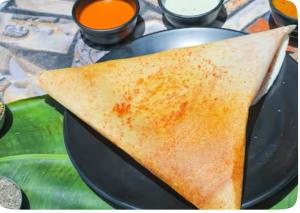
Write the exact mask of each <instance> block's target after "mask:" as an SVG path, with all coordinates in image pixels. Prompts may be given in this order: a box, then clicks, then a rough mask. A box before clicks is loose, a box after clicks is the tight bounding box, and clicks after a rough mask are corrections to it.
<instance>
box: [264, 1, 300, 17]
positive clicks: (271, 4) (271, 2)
mask: <svg viewBox="0 0 300 213" xmlns="http://www.w3.org/2000/svg"><path fill="white" fill-rule="evenodd" d="M269 3H270V7H271V10H272V11H276V12H277V13H279V14H280V15H281V16H283V17H285V18H287V19H291V20H293V21H295V22H298V19H295V18H294V17H291V16H288V15H285V14H284V13H283V12H281V11H280V10H278V9H277V8H276V7H275V5H274V4H273V0H269ZM292 3H293V2H292ZM293 4H294V3H293ZM296 9H297V7H296ZM297 13H298V16H299V12H298V11H297Z"/></svg>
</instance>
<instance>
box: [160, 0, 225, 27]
mask: <svg viewBox="0 0 300 213" xmlns="http://www.w3.org/2000/svg"><path fill="white" fill-rule="evenodd" d="M163 1H164V0H158V4H159V6H160V8H161V9H162V12H163V15H164V17H165V18H166V20H167V21H168V22H169V23H170V24H171V25H173V26H175V27H189V26H190V27H192V26H194V27H195V26H198V27H200V26H207V25H209V24H211V23H212V22H214V21H215V20H216V18H217V16H218V15H219V12H220V11H221V9H222V6H223V2H224V0H220V2H219V4H217V5H216V7H214V8H213V9H212V10H210V11H208V12H205V13H201V14H199V15H190V16H187V15H181V14H176V13H174V12H172V11H170V10H168V9H167V8H166V7H165V5H164V3H163Z"/></svg>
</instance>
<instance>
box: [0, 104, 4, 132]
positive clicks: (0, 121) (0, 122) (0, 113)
mask: <svg viewBox="0 0 300 213" xmlns="http://www.w3.org/2000/svg"><path fill="white" fill-rule="evenodd" d="M4 120H5V105H4V103H2V102H1V100H0V131H1V129H2V127H3V126H4Z"/></svg>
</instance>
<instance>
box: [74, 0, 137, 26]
mask: <svg viewBox="0 0 300 213" xmlns="http://www.w3.org/2000/svg"><path fill="white" fill-rule="evenodd" d="M135 11H136V6H135V5H134V4H133V3H131V2H130V1H126V0H96V1H92V2H91V3H88V4H87V5H85V6H84V7H83V8H82V9H81V11H79V13H78V14H77V18H78V20H79V22H80V23H81V24H83V25H85V26H87V27H90V28H93V29H110V28H115V27H118V26H120V25H122V24H124V23H126V22H127V21H129V20H130V19H131V18H132V17H133V16H134V14H135Z"/></svg>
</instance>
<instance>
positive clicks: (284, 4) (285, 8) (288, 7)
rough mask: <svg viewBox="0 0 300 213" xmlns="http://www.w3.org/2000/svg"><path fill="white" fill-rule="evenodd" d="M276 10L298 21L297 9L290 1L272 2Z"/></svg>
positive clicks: (279, 0)
mask: <svg viewBox="0 0 300 213" xmlns="http://www.w3.org/2000/svg"><path fill="white" fill-rule="evenodd" d="M272 2H273V4H274V6H275V7H276V9H278V10H280V11H281V12H282V13H283V14H284V15H287V16H290V17H292V18H295V19H297V8H296V6H295V5H294V3H293V2H291V1H289V0H272Z"/></svg>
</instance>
